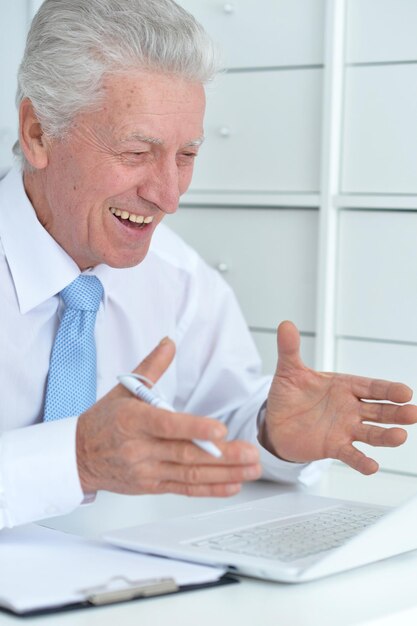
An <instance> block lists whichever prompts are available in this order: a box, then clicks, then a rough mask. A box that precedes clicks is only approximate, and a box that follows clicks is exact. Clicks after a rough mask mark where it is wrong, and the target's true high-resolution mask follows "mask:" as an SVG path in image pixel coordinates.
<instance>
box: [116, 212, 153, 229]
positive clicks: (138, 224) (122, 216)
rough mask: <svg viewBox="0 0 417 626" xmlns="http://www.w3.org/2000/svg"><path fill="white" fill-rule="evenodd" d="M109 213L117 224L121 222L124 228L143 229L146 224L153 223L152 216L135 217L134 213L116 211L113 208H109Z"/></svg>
mask: <svg viewBox="0 0 417 626" xmlns="http://www.w3.org/2000/svg"><path fill="white" fill-rule="evenodd" d="M110 213H111V214H112V215H114V217H115V218H116V219H118V220H119V222H123V224H124V225H125V226H134V227H135V228H145V227H146V226H147V225H148V224H150V223H151V222H153V215H148V216H147V217H145V216H144V215H136V214H135V213H130V212H129V211H125V210H122V209H116V208H115V207H110Z"/></svg>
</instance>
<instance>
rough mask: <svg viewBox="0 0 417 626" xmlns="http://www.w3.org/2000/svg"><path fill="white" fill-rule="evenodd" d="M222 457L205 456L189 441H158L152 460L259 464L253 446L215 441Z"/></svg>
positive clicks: (189, 462)
mask: <svg viewBox="0 0 417 626" xmlns="http://www.w3.org/2000/svg"><path fill="white" fill-rule="evenodd" d="M216 445H217V447H218V448H219V449H220V451H221V453H222V456H221V458H220V459H218V458H216V457H214V456H211V455H209V454H207V452H205V451H203V450H201V449H200V448H198V447H197V446H196V445H195V444H194V443H191V442H189V441H167V440H162V441H159V444H158V446H155V450H154V453H153V458H155V459H157V460H160V461H170V462H173V463H181V464H183V465H250V464H253V463H258V462H259V452H258V450H257V449H256V448H255V446H253V445H251V444H250V443H246V442H243V441H229V442H219V441H216Z"/></svg>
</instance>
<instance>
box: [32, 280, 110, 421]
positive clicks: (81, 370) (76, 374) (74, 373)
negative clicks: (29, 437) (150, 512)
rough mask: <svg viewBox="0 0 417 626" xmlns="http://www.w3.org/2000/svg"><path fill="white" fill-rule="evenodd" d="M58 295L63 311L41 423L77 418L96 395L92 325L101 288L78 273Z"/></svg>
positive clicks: (99, 284) (50, 367) (94, 346)
mask: <svg viewBox="0 0 417 626" xmlns="http://www.w3.org/2000/svg"><path fill="white" fill-rule="evenodd" d="M60 295H61V297H62V299H63V301H64V304H65V311H64V315H63V316H62V319H61V323H60V325H59V328H58V332H57V334H56V337H55V343H54V346H53V348H52V356H51V362H50V365H49V374H48V384H47V389H46V399H45V411H44V421H51V420H56V419H61V418H63V417H69V416H71V415H79V414H80V413H82V412H83V411H86V410H87V409H88V408H89V407H90V406H92V405H93V404H94V403H95V401H96V395H97V366H96V344H95V339H94V326H95V323H96V316H97V311H98V308H99V306H100V302H101V299H102V297H103V286H102V284H101V282H100V281H99V279H98V278H97V277H96V276H85V275H84V274H81V275H80V276H78V278H77V279H76V280H74V281H73V282H72V283H71V284H70V285H68V287H65V289H63V290H62V291H61V294H60Z"/></svg>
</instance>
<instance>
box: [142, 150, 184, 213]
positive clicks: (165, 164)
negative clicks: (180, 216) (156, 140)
mask: <svg viewBox="0 0 417 626" xmlns="http://www.w3.org/2000/svg"><path fill="white" fill-rule="evenodd" d="M137 193H138V195H139V196H141V197H142V198H145V199H146V200H148V201H149V202H152V203H153V204H155V205H156V206H157V207H158V208H159V209H160V210H161V211H163V212H164V213H168V214H169V213H175V211H176V210H177V208H178V203H179V198H180V185H179V173H178V167H177V163H176V161H175V160H173V161H172V160H171V159H164V160H163V161H162V160H157V161H155V163H153V164H152V168H150V170H149V171H148V173H147V176H146V179H145V180H144V181H142V182H141V184H140V185H139V186H138V189H137Z"/></svg>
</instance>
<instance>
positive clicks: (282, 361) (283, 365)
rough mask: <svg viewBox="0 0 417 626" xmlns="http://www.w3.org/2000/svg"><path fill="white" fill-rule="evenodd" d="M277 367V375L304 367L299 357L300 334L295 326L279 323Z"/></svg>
mask: <svg viewBox="0 0 417 626" xmlns="http://www.w3.org/2000/svg"><path fill="white" fill-rule="evenodd" d="M277 343H278V366H277V373H282V372H283V371H288V370H289V369H294V368H299V367H304V364H303V361H302V360H301V356H300V333H299V332H298V329H297V327H296V326H295V324H293V323H292V322H289V321H285V322H281V324H280V325H279V326H278V331H277Z"/></svg>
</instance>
